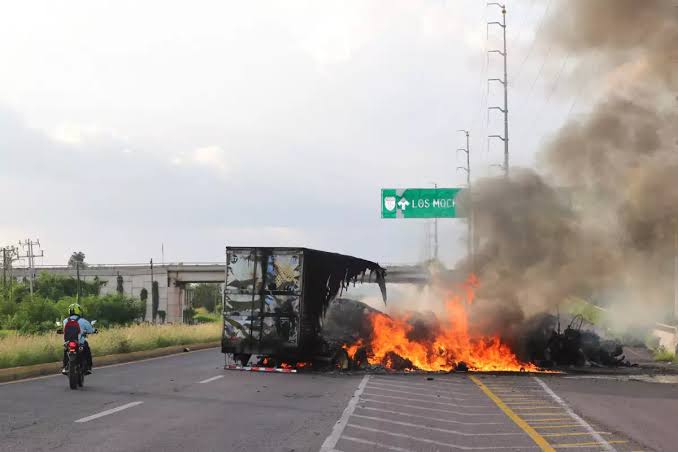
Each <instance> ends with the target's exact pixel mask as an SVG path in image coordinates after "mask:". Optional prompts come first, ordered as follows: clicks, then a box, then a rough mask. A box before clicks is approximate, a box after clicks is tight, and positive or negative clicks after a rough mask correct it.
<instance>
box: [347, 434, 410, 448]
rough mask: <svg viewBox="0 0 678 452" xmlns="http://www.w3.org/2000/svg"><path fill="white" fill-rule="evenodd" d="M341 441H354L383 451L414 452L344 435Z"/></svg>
mask: <svg viewBox="0 0 678 452" xmlns="http://www.w3.org/2000/svg"><path fill="white" fill-rule="evenodd" d="M341 439H347V440H349V441H353V442H356V443H360V444H367V445H368V446H373V447H374V448H375V449H376V448H377V447H380V448H382V449H388V450H395V451H396V452H412V451H411V450H410V449H403V448H402V447H396V446H388V445H386V444H382V443H375V442H374V441H369V440H366V439H362V438H356V437H354V436H346V435H344V436H342V437H341Z"/></svg>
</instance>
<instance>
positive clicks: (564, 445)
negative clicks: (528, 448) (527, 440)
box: [553, 441, 628, 449]
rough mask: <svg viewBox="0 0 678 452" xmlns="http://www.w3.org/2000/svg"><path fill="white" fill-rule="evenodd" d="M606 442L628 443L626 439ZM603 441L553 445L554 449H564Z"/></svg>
mask: <svg viewBox="0 0 678 452" xmlns="http://www.w3.org/2000/svg"><path fill="white" fill-rule="evenodd" d="M607 443H608V444H625V443H628V441H608V442H607ZM602 445H603V443H599V442H598V441H591V442H588V443H570V444H554V445H553V446H554V447H555V448H556V449H565V448H576V447H595V446H602Z"/></svg>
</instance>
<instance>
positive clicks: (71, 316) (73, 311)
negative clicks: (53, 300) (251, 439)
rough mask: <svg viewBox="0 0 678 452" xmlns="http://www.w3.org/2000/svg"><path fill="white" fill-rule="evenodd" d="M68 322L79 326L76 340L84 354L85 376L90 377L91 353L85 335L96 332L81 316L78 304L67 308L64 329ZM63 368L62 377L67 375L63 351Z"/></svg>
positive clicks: (66, 356)
mask: <svg viewBox="0 0 678 452" xmlns="http://www.w3.org/2000/svg"><path fill="white" fill-rule="evenodd" d="M69 320H72V321H73V320H74V321H77V322H78V325H79V326H80V333H79V335H78V340H79V342H80V345H82V351H83V353H84V357H85V360H86V362H87V369H86V370H85V375H90V374H91V373H92V351H91V350H90V348H89V344H88V343H87V339H86V338H85V334H93V333H95V332H96V330H95V329H94V327H93V326H92V324H91V323H90V322H89V321H88V320H87V319H85V318H83V316H82V308H81V307H80V305H79V304H77V303H73V304H71V305H70V306H68V317H66V318H65V319H64V321H63V324H64V328H65V327H66V323H67V322H68V321H69ZM63 364H64V368H63V369H62V370H61V373H62V374H64V375H67V374H68V353H67V352H66V350H65V349H64V363H63Z"/></svg>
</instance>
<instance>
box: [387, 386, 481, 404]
mask: <svg viewBox="0 0 678 452" xmlns="http://www.w3.org/2000/svg"><path fill="white" fill-rule="evenodd" d="M379 385H381V386H388V387H389V388H401V389H411V386H406V385H397V384H391V383H379ZM414 389H418V388H414ZM428 389H433V388H431V387H429V388H428ZM437 389H440V388H437ZM445 394H448V395H461V396H468V395H469V394H470V393H461V392H452V391H445ZM455 400H466V399H465V398H463V397H462V398H455Z"/></svg>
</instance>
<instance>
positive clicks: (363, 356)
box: [328, 277, 539, 372]
mask: <svg viewBox="0 0 678 452" xmlns="http://www.w3.org/2000/svg"><path fill="white" fill-rule="evenodd" d="M476 285H477V281H476V279H475V277H471V278H469V280H468V281H467V282H466V283H465V284H464V286H463V290H461V291H460V292H461V293H462V294H463V295H458V294H450V296H449V297H448V300H447V302H446V303H445V316H444V317H441V318H438V317H437V316H436V315H434V314H433V313H428V314H421V313H413V312H409V313H405V314H402V315H398V316H389V315H387V314H384V313H381V312H378V311H375V310H367V309H365V310H363V311H362V314H363V315H362V316H361V315H360V314H361V313H358V315H357V316H355V317H354V321H353V322H351V323H352V324H353V326H354V328H355V329H354V331H356V332H360V333H361V337H360V338H359V339H357V340H355V341H352V342H347V343H345V344H344V349H345V350H346V353H347V354H348V356H349V358H351V359H352V360H353V361H354V363H356V365H357V366H361V365H364V364H370V365H372V366H382V367H385V368H388V369H397V370H423V371H453V370H476V371H531V372H534V371H539V368H537V366H535V365H534V364H530V363H526V362H523V361H521V360H519V359H518V357H516V355H515V354H514V353H513V352H512V351H511V349H510V347H509V346H508V345H507V344H505V343H503V342H502V341H501V340H500V338H499V337H498V336H496V335H493V336H485V335H481V334H478V333H476V332H475V331H473V329H472V328H471V327H470V325H469V319H468V308H469V307H470V306H471V305H472V304H473V301H474V293H475V288H476ZM365 321H367V325H365ZM331 331H332V330H330V331H328V333H329V332H331ZM333 331H336V329H335V330H333Z"/></svg>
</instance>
